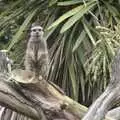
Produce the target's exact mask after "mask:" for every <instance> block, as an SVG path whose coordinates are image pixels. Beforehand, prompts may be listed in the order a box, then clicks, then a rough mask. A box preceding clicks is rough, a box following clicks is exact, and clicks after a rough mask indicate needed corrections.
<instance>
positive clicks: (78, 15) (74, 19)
mask: <svg viewBox="0 0 120 120" xmlns="http://www.w3.org/2000/svg"><path fill="white" fill-rule="evenodd" d="M94 5H96V1H95V0H93V1H92V2H89V3H86V6H84V5H82V8H81V9H80V10H79V11H78V12H77V13H76V14H75V15H74V16H73V17H71V18H69V19H68V21H67V22H66V23H65V24H64V25H63V27H62V29H61V31H60V32H61V33H63V32H65V31H66V30H68V29H69V28H70V27H72V26H73V25H74V24H75V23H76V22H77V21H78V20H79V19H80V18H81V17H83V15H84V14H85V13H87V12H88V11H89V10H90V9H91V8H92V7H93V6H94Z"/></svg>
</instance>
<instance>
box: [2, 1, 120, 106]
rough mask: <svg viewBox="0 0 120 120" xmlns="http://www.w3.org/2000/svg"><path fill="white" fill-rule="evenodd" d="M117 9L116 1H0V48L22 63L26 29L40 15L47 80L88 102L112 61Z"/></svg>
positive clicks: (116, 39) (116, 44) (106, 78)
mask: <svg viewBox="0 0 120 120" xmlns="http://www.w3.org/2000/svg"><path fill="white" fill-rule="evenodd" d="M3 4H4V7H3ZM119 10H120V2H119V0H116V2H114V1H113V0H9V1H7V0H3V1H1V7H0V12H1V14H0V30H1V31H0V41H1V49H8V50H9V51H10V53H12V54H11V55H12V57H13V59H14V60H15V61H16V63H17V64H20V63H21V58H22V56H23V55H24V49H23V48H25V39H26V37H25V36H26V33H27V30H28V29H29V27H30V24H31V23H32V22H34V21H35V20H37V19H39V20H40V21H41V25H42V26H43V27H44V29H45V38H44V39H45V40H47V41H48V47H49V50H50V58H51V62H50V64H51V69H50V74H49V80H51V81H54V82H55V83H56V84H58V85H59V86H61V87H62V88H63V89H64V90H65V92H66V94H67V95H69V96H71V97H72V98H74V99H75V100H77V101H79V102H81V103H84V104H87V105H89V104H90V102H91V101H92V100H93V99H95V98H96V97H97V95H99V94H100V93H101V92H102V91H103V90H104V89H105V87H106V85H107V83H108V81H109V78H110V68H111V66H110V63H111V62H112V58H113V56H114V55H115V50H116V48H118V47H119V45H120V44H119V43H120V42H119V39H120V37H119V25H117V24H119V19H120V14H119V13H120V11H119ZM100 26H102V27H100ZM11 51H13V52H11ZM22 59H23V58H22ZM18 66H19V67H21V65H18Z"/></svg>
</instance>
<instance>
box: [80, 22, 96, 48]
mask: <svg viewBox="0 0 120 120" xmlns="http://www.w3.org/2000/svg"><path fill="white" fill-rule="evenodd" d="M82 23H83V26H84V28H85V31H86V33H87V34H88V36H89V38H90V40H91V43H92V44H93V45H94V46H95V45H96V42H95V40H94V38H93V36H92V34H91V32H90V30H89V28H88V26H87V24H85V22H82Z"/></svg>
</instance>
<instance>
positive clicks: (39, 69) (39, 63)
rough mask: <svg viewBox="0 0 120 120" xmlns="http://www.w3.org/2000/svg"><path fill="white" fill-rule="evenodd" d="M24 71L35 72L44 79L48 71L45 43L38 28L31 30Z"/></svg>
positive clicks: (40, 29)
mask: <svg viewBox="0 0 120 120" xmlns="http://www.w3.org/2000/svg"><path fill="white" fill-rule="evenodd" d="M24 64H25V69H26V70H30V71H33V72H35V74H36V77H39V76H40V75H41V76H42V77H43V78H45V79H46V77H47V76H48V71H49V56H48V49H47V43H46V41H45V40H43V30H42V27H40V26H35V27H32V28H31V34H30V38H29V41H28V44H27V50H26V55H25V62H24Z"/></svg>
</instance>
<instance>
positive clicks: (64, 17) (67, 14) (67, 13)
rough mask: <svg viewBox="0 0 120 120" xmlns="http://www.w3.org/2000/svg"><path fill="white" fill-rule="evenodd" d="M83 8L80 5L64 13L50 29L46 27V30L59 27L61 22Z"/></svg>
mask: <svg viewBox="0 0 120 120" xmlns="http://www.w3.org/2000/svg"><path fill="white" fill-rule="evenodd" d="M82 8H83V5H80V6H78V7H76V8H73V9H72V10H70V11H68V12H66V13H65V14H63V15H62V16H61V17H60V18H58V19H57V20H56V21H55V22H54V23H53V24H52V25H51V26H50V27H48V30H49V29H51V28H53V27H55V26H57V25H59V24H60V23H61V22H63V21H64V20H65V19H67V18H69V17H71V16H73V15H74V14H76V13H77V12H79V11H80V10H81V9H82Z"/></svg>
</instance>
